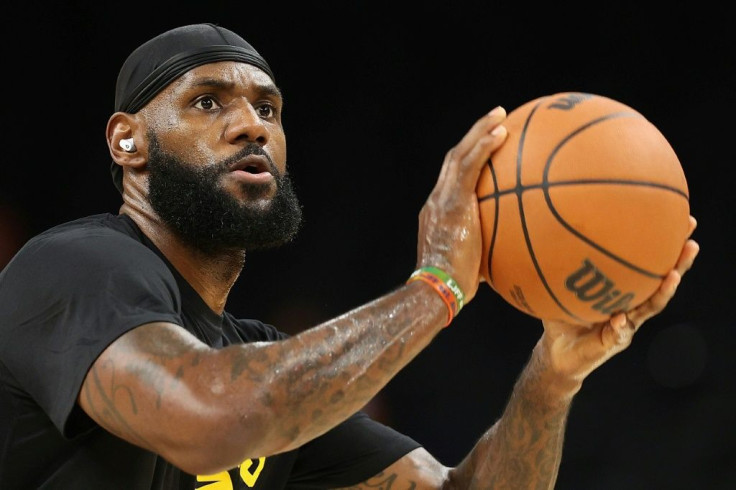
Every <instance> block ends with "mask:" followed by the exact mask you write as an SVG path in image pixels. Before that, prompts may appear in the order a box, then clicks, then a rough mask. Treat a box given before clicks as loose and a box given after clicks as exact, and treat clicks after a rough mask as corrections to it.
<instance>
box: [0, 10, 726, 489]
mask: <svg viewBox="0 0 736 490" xmlns="http://www.w3.org/2000/svg"><path fill="white" fill-rule="evenodd" d="M675 3H676V5H675V4H672V3H670V4H667V5H665V6H663V7H662V8H661V9H659V10H655V9H653V8H652V9H651V10H647V9H646V8H645V7H643V5H642V4H644V2H639V3H638V4H636V3H632V4H631V5H626V4H623V3H621V2H605V3H591V4H589V5H588V6H587V7H585V8H580V6H579V5H578V6H577V7H574V8H573V7H564V6H561V5H559V4H558V3H557V2H555V3H554V6H552V5H550V6H545V7H541V8H539V7H534V8H532V7H531V6H529V5H528V4H526V3H523V4H521V5H508V4H506V3H500V2H487V1H486V2H480V1H478V2H476V1H454V2H442V3H437V4H432V3H426V2H422V3H420V4H419V5H420V6H418V7H408V6H407V4H404V3H401V2H396V1H394V2H385V1H370V2H365V1H352V2H337V1H329V2H283V3H281V2H261V3H257V4H250V3H245V2H214V1H208V2H206V3H189V2H172V3H155V2H147V3H142V4H136V3H130V2H115V3H114V6H113V5H112V4H111V5H107V3H106V2H81V1H77V2H74V1H68V2H46V3H39V2H25V3H23V4H22V5H21V4H19V3H16V4H14V5H12V6H6V7H4V14H5V22H3V30H2V35H3V37H4V42H3V46H4V47H3V62H4V63H3V64H4V70H3V73H4V75H3V76H2V78H3V83H4V85H5V89H4V91H3V92H4V94H5V96H6V102H8V103H7V104H5V106H4V107H3V117H2V126H3V135H4V137H3V150H4V152H5V153H4V155H3V163H2V165H0V267H1V266H4V265H5V264H6V263H7V261H8V260H9V259H10V257H12V255H13V254H14V253H15V251H17V249H18V248H19V247H20V246H21V245H22V244H23V243H24V242H25V241H26V240H27V239H28V238H30V237H31V236H33V235H35V234H36V233H38V232H40V231H42V230H44V229H46V228H47V227H50V226H52V225H55V224H58V223H61V222H64V221H67V220H70V219H73V218H77V217H80V216H84V215H87V214H94V213H101V212H113V213H114V212H117V209H118V207H119V205H120V196H119V195H118V193H117V191H116V190H115V188H114V187H113V185H112V182H111V179H110V174H109V170H108V167H109V161H110V159H109V155H108V150H107V147H106V144H105V136H104V135H105V125H106V123H107V118H108V117H109V115H110V114H111V113H112V112H113V98H114V88H115V80H116V77H117V72H118V69H119V67H120V65H121V64H122V62H123V61H124V60H125V57H126V56H127V55H128V53H129V52H130V51H131V50H132V49H134V48H135V47H136V46H138V45H139V44H140V43H142V42H144V41H145V40H147V39H149V38H150V37H152V36H153V35H156V34H158V33H160V32H162V31H164V30H167V29H169V28H172V27H176V26H178V25H181V24H185V23H197V22H213V23H217V24H220V25H222V26H224V27H227V28H230V29H232V30H235V31H236V32H238V33H240V34H242V35H243V36H244V37H245V38H246V39H247V40H248V41H249V42H251V43H252V44H253V45H254V46H255V47H256V49H257V50H258V51H259V52H260V53H261V54H262V55H263V56H264V57H265V58H266V59H267V60H268V62H269V64H270V65H271V67H272V68H273V70H274V71H275V74H276V78H277V82H278V84H279V85H280V87H281V89H282V90H283V92H284V94H285V100H286V105H285V110H284V116H283V120H284V126H285V129H286V134H287V139H288V142H289V165H290V169H291V172H292V175H293V179H294V182H295V185H296V188H297V192H298V194H299V196H300V198H301V200H302V203H303V205H304V212H305V224H304V228H303V230H302V232H301V234H300V235H299V237H298V238H297V239H296V240H295V241H294V242H293V243H291V244H289V245H286V246H284V247H281V248H279V249H277V250H271V251H264V252H252V253H249V254H248V257H247V263H246V269H245V272H244V273H243V275H242V276H241V279H240V281H239V282H238V284H237V285H236V286H235V288H234V289H233V292H232V295H231V299H230V303H229V310H230V311H231V312H233V313H234V314H237V315H239V316H247V317H255V318H259V319H261V320H263V321H266V322H268V323H271V324H274V325H276V326H278V327H280V328H281V329H282V330H285V331H287V332H290V333H297V332H299V331H301V330H303V329H304V328H307V327H309V326H311V325H315V324H317V323H319V322H321V321H324V320H327V319H330V318H332V317H334V316H336V315H338V314H341V313H344V312H346V311H348V310H349V309H351V308H354V307H357V306H359V305H361V304H363V303H365V302H367V301H369V300H371V299H373V298H376V297H377V296H379V295H382V294H384V293H386V292H388V291H390V290H391V289H393V288H395V287H397V286H398V285H400V284H401V283H403V282H404V281H405V280H406V278H407V277H408V275H409V273H410V272H411V271H412V270H413V268H414V264H415V250H416V234H417V215H418V213H419V210H420V209H421V207H422V205H423V203H424V200H425V199H426V197H427V195H428V194H429V192H430V190H431V189H432V187H433V185H434V183H435V180H436V178H437V175H438V173H439V168H440V165H441V162H442V160H443V158H444V155H445V152H446V151H447V150H448V149H449V148H450V147H451V146H453V145H454V144H455V143H457V141H459V139H460V138H461V137H462V136H463V134H464V133H465V132H466V130H467V129H468V128H469V127H470V125H471V124H472V123H473V122H474V121H475V120H476V119H477V118H478V117H480V116H481V115H482V114H484V113H485V112H487V111H488V110H490V109H491V108H493V107H495V106H496V105H503V106H504V107H506V108H507V110H512V109H513V108H515V107H517V106H519V105H521V104H522V103H524V102H526V101H528V100H531V99H533V98H536V97H538V96H541V95H548V94H552V93H556V92H561V91H583V92H590V93H597V94H601V95H606V96H609V97H611V98H614V99H618V100H620V101H621V102H624V103H626V104H628V105H630V106H632V107H634V108H635V109H637V110H638V111H639V112H641V113H642V114H643V115H644V116H645V117H647V118H648V119H649V120H650V121H652V122H653V123H654V124H655V125H656V126H657V127H658V128H659V129H660V130H661V131H662V133H663V134H664V135H665V136H666V137H667V138H668V140H669V141H670V143H671V144H672V146H673V148H674V149H675V151H676V152H677V154H678V156H679V157H680V160H681V162H682V165H683V168H684V170H685V174H686V176H687V178H688V184H689V189H690V205H691V211H692V214H693V215H694V216H695V217H696V218H697V219H698V221H699V226H698V229H697V231H696V233H695V238H696V239H697V240H698V241H699V243H700V245H701V254H700V256H699V258H698V260H697V261H696V264H695V266H694V268H693V269H692V271H691V272H690V273H689V274H688V276H687V277H686V280H685V281H684V282H683V284H682V285H681V287H680V289H679V290H678V293H677V296H676V297H675V299H674V300H673V301H672V302H671V304H670V305H669V306H668V308H667V309H666V311H665V312H663V313H662V314H661V315H659V316H658V317H656V319H654V320H651V321H650V322H649V323H647V325H646V326H645V328H643V329H642V330H641V331H640V333H639V334H638V335H637V337H636V338H635V339H634V343H633V345H632V346H631V347H630V348H629V349H628V350H626V351H624V352H623V353H621V354H620V355H618V356H617V357H615V358H614V359H612V360H611V361H609V362H608V363H607V364H605V365H604V366H602V367H601V368H600V369H598V370H597V371H596V372H595V373H593V375H591V376H590V378H589V379H588V380H587V381H586V383H585V385H584V387H583V389H582V391H581V392H580V393H579V394H578V396H577V397H576V399H575V401H574V404H573V407H572V410H571V416H570V420H569V425H568V429H567V434H566V442H565V448H564V452H563V460H562V465H561V469H560V475H559V480H558V485H557V487H556V488H558V489H560V490H568V489H574V490H577V489H601V490H602V489H606V490H608V489H623V488H625V489H646V490H651V489H668V490H673V489H683V490H684V489H718V490H721V489H724V490H725V489H733V488H736V383H734V381H733V379H734V375H736V360H735V357H736V356H734V351H735V350H736V330H735V328H736V325H735V324H734V323H735V322H734V319H733V316H732V313H731V311H730V308H731V307H732V306H733V304H734V300H735V299H736V298H734V293H733V287H732V286H729V285H730V284H731V283H732V282H733V277H734V273H736V268H734V252H733V247H732V246H731V244H730V243H729V240H731V239H732V237H733V236H734V228H733V225H734V217H733V215H734V207H733V197H732V196H733V192H732V191H733V178H734V175H735V172H734V164H735V163H736V162H734V156H733V155H734V152H733V149H732V143H733V141H734V134H735V132H734V129H735V127H734V123H733V114H734V109H736V100H735V99H736V96H735V95H734V90H735V89H734V87H735V85H734V82H736V55H735V54H734V53H735V48H736V44H734V36H733V34H732V32H733V26H732V25H731V24H730V23H728V22H729V21H728V17H729V16H728V12H727V11H726V7H725V6H723V7H717V6H714V5H708V4H707V2H705V3H704V2H698V4H697V5H693V4H689V3H683V4H680V3H677V2H675ZM103 4H104V5H103ZM729 247H730V248H729ZM541 332H542V329H541V324H540V322H538V321H537V320H535V319H533V318H531V317H527V316H525V315H524V314H522V313H521V312H519V311H518V310H516V309H514V308H512V307H511V306H510V305H508V304H506V303H505V302H503V301H502V300H501V299H500V297H499V296H498V295H496V294H495V293H494V292H493V291H492V290H491V289H490V288H489V287H487V286H484V287H482V288H481V290H480V292H479V294H478V295H477V296H476V299H475V300H474V301H473V302H472V303H471V304H470V305H469V306H468V307H466V309H465V310H463V312H462V314H461V315H460V316H459V318H458V319H457V320H456V321H455V322H454V323H453V325H452V327H451V328H448V329H446V330H444V331H443V332H442V333H441V334H440V335H439V336H438V337H437V338H436V339H435V341H434V342H433V343H432V345H430V346H429V347H428V348H427V349H426V350H425V351H424V352H423V353H422V354H420V355H419V357H417V358H416V359H415V361H414V362H413V363H412V364H411V365H410V366H408V367H407V368H406V369H405V370H404V371H402V372H401V373H400V374H399V375H398V376H397V377H396V378H395V379H394V380H393V381H392V382H391V383H390V384H389V385H388V386H387V387H386V388H385V389H384V390H383V391H382V392H381V393H380V394H379V395H378V396H377V397H376V399H375V400H373V401H372V402H371V403H370V404H369V406H368V407H367V408H366V409H367V410H369V411H371V413H373V414H374V416H375V417H377V418H379V419H381V420H382V421H384V422H386V423H388V424H390V425H393V426H394V427H396V428H397V429H399V430H400V431H403V432H405V433H406V434H408V435H410V436H412V437H414V438H415V439H416V440H418V441H420V442H421V443H423V444H424V445H425V446H426V447H427V448H428V450H429V451H430V452H431V453H433V454H434V455H435V456H436V457H437V458H439V459H440V460H441V461H442V462H443V463H445V464H448V465H454V464H457V463H458V462H459V461H460V460H461V459H462V457H463V456H464V455H465V454H466V453H467V452H468V451H469V450H470V449H471V448H472V446H473V445H474V443H475V442H476V440H477V438H478V437H479V436H480V435H481V434H482V433H483V432H484V431H485V430H486V429H487V428H488V427H489V426H490V425H491V424H492V423H493V422H494V421H495V420H496V419H497V418H498V417H499V416H500V415H501V412H502V410H503V407H504V406H505V404H506V401H507V398H508V395H509V394H510V392H511V389H512V386H513V384H514V382H515V380H516V377H517V375H518V374H519V372H520V371H521V369H522V368H523V366H524V364H525V362H526V360H527V358H528V356H529V354H530V352H531V349H532V347H533V346H534V344H535V342H536V340H537V339H538V337H539V336H540V334H541Z"/></svg>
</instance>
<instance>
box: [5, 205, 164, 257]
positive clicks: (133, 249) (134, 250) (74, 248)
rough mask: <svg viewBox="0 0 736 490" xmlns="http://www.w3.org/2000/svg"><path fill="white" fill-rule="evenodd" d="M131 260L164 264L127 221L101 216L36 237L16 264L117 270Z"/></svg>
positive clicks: (66, 225) (110, 216)
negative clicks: (97, 265) (93, 265)
mask: <svg viewBox="0 0 736 490" xmlns="http://www.w3.org/2000/svg"><path fill="white" fill-rule="evenodd" d="M131 259H132V260H134V261H144V262H151V263H155V262H160V260H158V259H157V257H156V254H155V253H154V252H153V251H151V250H150V249H149V248H148V247H146V246H145V245H144V244H143V243H142V241H141V239H140V238H139V237H138V236H137V234H136V230H135V228H133V227H132V226H131V225H130V223H129V221H126V218H124V217H122V216H116V215H112V214H98V215H93V216H88V217H84V218H79V219H77V220H74V221H69V222H67V223H63V224H60V225H57V226H55V227H53V228H50V229H48V230H46V231H44V232H42V233H40V234H39V235H36V236H35V237H33V238H31V239H30V240H29V241H28V242H27V243H26V244H25V245H24V246H23V247H22V248H21V249H20V251H19V252H18V253H17V254H16V256H15V257H14V258H13V261H20V262H22V263H24V265H29V263H33V264H38V263H41V264H44V265H48V264H54V265H56V266H60V265H64V264H66V265H67V266H71V267H73V266H77V265H80V264H81V263H89V262H100V263H108V264H110V265H111V266H115V264H119V263H121V262H127V261H130V260H131ZM11 264H12V261H11Z"/></svg>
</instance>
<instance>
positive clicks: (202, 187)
mask: <svg viewBox="0 0 736 490" xmlns="http://www.w3.org/2000/svg"><path fill="white" fill-rule="evenodd" d="M149 138H150V146H149V155H148V169H149V181H148V193H149V200H150V202H151V206H152V207H153V209H154V211H156V213H157V214H158V215H159V216H160V217H161V219H162V220H163V221H164V223H166V225H168V226H169V227H170V228H171V229H172V230H174V231H175V232H176V234H177V235H178V237H179V238H180V239H181V240H182V241H184V243H185V244H187V245H189V246H191V247H193V248H194V249H196V250H198V251H200V252H202V253H204V254H206V255H210V256H212V255H217V254H219V253H222V252H225V251H230V250H256V249H264V248H272V247H276V246H279V245H283V244H285V243H288V242H290V241H291V240H292V239H293V238H294V236H296V234H297V232H298V231H299V227H300V226H301V222H302V209H301V205H300V204H299V200H298V199H297V197H296V194H295V193H294V190H293V187H292V184H291V179H290V178H289V175H288V174H286V173H284V174H281V173H280V172H279V171H278V169H277V168H276V166H275V165H274V164H273V162H272V161H271V157H270V156H269V155H267V154H266V153H265V152H264V151H263V149H262V148H261V147H260V146H258V145H256V144H251V145H248V146H247V147H246V148H244V149H243V151H241V152H240V153H239V154H237V155H234V156H233V157H231V158H229V159H228V160H227V161H225V162H220V163H218V164H216V165H210V166H207V167H202V166H197V165H195V164H189V163H188V162H185V161H183V160H181V159H178V158H176V157H174V156H172V155H170V154H169V153H167V152H165V151H163V150H162V149H161V146H160V144H159V142H158V139H157V138H156V136H155V135H154V134H149ZM250 154H260V155H265V156H266V157H267V158H268V161H269V164H270V167H271V168H270V171H271V174H272V175H273V176H274V178H275V179H276V185H277V186H276V188H277V190H276V194H275V195H274V197H273V198H272V199H271V202H270V203H268V204H267V205H266V206H263V205H261V204H259V205H258V206H256V205H254V204H253V203H252V202H251V201H245V202H241V201H239V200H238V199H236V198H235V197H233V196H231V195H230V194H228V193H227V192H226V191H225V190H224V189H223V188H222V186H221V184H220V178H221V176H222V175H224V174H226V173H227V172H228V171H229V169H228V166H227V164H228V163H229V162H234V161H237V160H240V159H242V158H243V157H245V156H246V155H250ZM243 190H244V191H245V194H246V195H248V196H249V197H250V198H251V199H258V198H260V197H261V196H260V195H261V194H262V193H263V192H264V191H265V189H264V187H263V186H259V185H248V184H245V185H244V186H243Z"/></svg>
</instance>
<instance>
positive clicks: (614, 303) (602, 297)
mask: <svg viewBox="0 0 736 490" xmlns="http://www.w3.org/2000/svg"><path fill="white" fill-rule="evenodd" d="M565 289H567V290H568V291H570V292H571V293H573V294H575V296H576V297H577V298H578V299H579V300H580V301H586V302H591V301H596V303H595V304H593V305H591V308H592V309H594V310H597V311H600V312H601V313H604V314H606V315H609V314H611V313H615V312H619V311H626V310H628V309H629V303H630V302H631V300H632V299H633V298H634V293H626V294H624V295H621V291H619V290H618V289H616V285H615V284H614V282H613V281H612V280H610V279H609V278H607V277H606V276H605V274H603V273H602V272H601V271H600V270H599V269H598V268H597V267H596V266H595V265H593V263H592V262H591V261H590V260H588V259H584V260H583V266H582V267H581V268H580V269H578V270H576V271H575V272H573V273H572V274H570V275H569V276H568V277H567V279H566V280H565Z"/></svg>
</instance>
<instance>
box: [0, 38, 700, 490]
mask: <svg viewBox="0 0 736 490" xmlns="http://www.w3.org/2000/svg"><path fill="white" fill-rule="evenodd" d="M115 107H116V112H115V113H114V114H112V116H111V117H110V119H109V122H108V125H107V142H108V145H109V148H110V154H111V155H112V159H113V161H114V162H113V164H112V174H113V179H114V182H115V184H116V186H117V188H118V189H119V190H120V192H121V193H122V201H123V204H122V207H121V208H120V213H119V214H117V215H114V214H100V215H95V216H89V217H84V218H81V219H78V220H76V221H73V222H70V223H66V224H62V225H59V226H57V227H55V228H53V229H50V230H48V231H46V232H44V233H41V234H40V235H39V236H37V237H35V238H33V239H31V240H30V241H29V242H28V243H27V244H26V245H25V246H24V247H23V248H22V249H21V251H20V252H19V253H18V254H17V255H16V256H15V257H14V258H13V260H12V261H11V262H10V263H9V264H8V266H7V267H6V268H5V269H4V270H3V272H2V274H1V275H0V338H2V342H1V343H0V387H2V389H1V390H0V410H2V412H4V413H5V414H6V416H5V417H4V418H3V419H2V420H1V421H0V437H3V438H4V439H3V440H2V441H0V448H2V449H0V451H2V452H1V453H0V488H3V489H30V488H64V489H67V488H83V489H102V488H104V489H106V490H109V489H126V490H132V489H135V490H138V489H171V488H186V489H192V488H200V487H201V488H212V489H227V488H262V489H277V488H341V487H350V488H402V489H403V488H417V489H419V488H422V489H425V488H481V487H482V488H505V489H509V488H513V489H520V488H551V487H553V486H554V482H555V479H556V475H557V471H558V468H559V463H560V458H561V451H562V445H563V436H564V431H565V422H566V417H567V413H568V409H569V407H570V403H571V400H572V399H573V397H574V395H575V394H576V392H577V391H578V390H579V389H580V387H581V384H582V383H583V380H584V379H585V378H586V376H587V375H588V374H590V373H591V372H592V371H593V370H594V369H595V368H596V367H598V366H599V365H601V364H602V363H603V362H605V361H606V360H608V359H609V358H611V357H612V356H613V355H615V354H616V353H618V352H620V351H622V350H623V349H625V348H626V347H627V346H628V345H629V343H630V342H631V340H632V336H633V335H634V333H635V332H636V331H637V329H638V328H639V327H640V326H641V325H642V323H643V322H644V321H645V320H647V319H648V318H650V317H651V316H652V315H654V314H656V313H658V312H660V311H661V310H662V308H664V307H665V305H666V304H667V303H668V301H669V300H670V299H671V298H672V296H673V294H674V293H675V290H676V288H677V285H678V283H679V281H680V278H681V276H682V275H683V274H684V273H685V272H686V271H687V270H688V269H689V268H690V267H691V265H692V263H693V260H694V259H695V256H696V254H697V251H698V246H697V244H696V243H695V242H694V241H692V240H689V241H688V242H687V244H686V245H685V246H684V248H683V252H682V255H681V258H680V260H679V262H678V264H677V266H676V268H675V269H674V270H672V271H671V272H670V273H669V275H667V277H666V278H665V279H664V280H663V282H662V285H661V287H660V289H659V290H658V291H657V292H656V293H655V294H654V295H653V296H652V297H651V298H650V299H649V300H648V301H647V302H646V303H645V304H643V305H642V306H640V307H638V308H636V309H634V310H632V311H629V312H626V313H619V314H616V315H614V316H613V317H612V318H611V319H610V321H608V322H605V323H601V324H597V325H591V326H586V327H585V328H575V329H574V328H572V327H571V326H569V325H565V324H561V323H554V322H546V323H545V324H544V333H543V335H542V336H541V338H540V339H539V342H538V343H537V345H536V346H535V347H534V349H533V352H532V353H531V357H530V360H529V362H528V365H527V366H526V367H525V369H524V370H523V372H522V373H521V376H520V377H519V379H518V381H517V384H516V386H515V388H514V390H513V393H512V395H511V397H510V400H509V402H508V406H507V407H506V409H505V411H504V413H503V415H502V417H501V418H500V419H499V420H497V421H496V422H495V424H493V425H492V427H491V428H490V429H489V430H488V432H487V433H485V434H483V435H480V438H479V440H478V442H477V445H476V446H475V447H474V448H472V449H471V448H469V450H470V451H469V453H468V455H467V457H466V458H465V459H464V460H463V461H462V462H461V463H460V464H459V465H458V466H457V467H455V468H450V467H446V466H444V465H443V464H441V463H440V462H439V461H437V460H436V459H435V458H433V457H432V456H431V455H430V454H429V453H428V452H427V451H426V450H425V449H423V448H422V446H421V444H420V443H418V442H416V441H414V440H412V439H411V438H409V437H406V436H404V435H402V434H400V433H397V432H396V431H394V430H393V429H391V428H389V427H387V426H385V425H382V424H380V423H378V422H376V421H373V420H371V419H370V418H369V417H368V416H367V415H366V414H365V413H364V412H362V411H361V407H363V406H364V405H365V404H366V403H367V402H368V401H369V400H371V398H372V397H373V396H374V395H376V393H377V392H378V391H379V390H381V388H383V387H384V386H385V385H386V383H388V382H389V381H390V380H391V379H392V377H393V376H394V375H396V373H397V372H398V371H399V370H401V369H402V368H403V367H404V366H405V365H406V364H407V363H409V362H410V361H411V360H412V359H413V358H414V357H415V356H416V355H417V354H418V353H419V352H421V351H422V349H424V348H425V347H426V346H427V345H428V344H429V343H430V342H431V341H432V340H433V339H434V337H435V336H436V335H437V334H438V333H439V332H440V331H441V329H442V328H444V327H445V326H446V325H448V324H449V323H450V322H451V321H452V320H453V318H455V316H456V315H457V314H458V313H459V312H460V309H461V308H462V307H463V304H467V303H468V302H470V301H471V300H472V299H473V297H474V295H475V294H476V291H477V288H478V285H479V269H480V249H481V239H480V225H479V219H478V211H477V201H476V197H475V194H474V189H475V186H476V181H477V179H478V176H479V174H480V171H481V168H482V166H483V165H484V163H485V162H486V160H487V159H488V158H489V156H490V154H491V153H492V152H493V151H494V150H495V149H497V148H498V147H499V146H500V145H501V144H502V143H503V141H504V139H505V137H506V132H505V128H504V126H503V121H504V118H505V112H504V110H503V109H502V108H500V107H499V108H496V109H494V110H492V111H490V112H489V113H488V114H486V115H484V116H483V117H481V118H480V119H479V120H478V121H476V122H475V123H474V124H473V125H472V127H471V128H470V129H469V131H468V132H467V134H466V135H465V136H464V137H463V138H462V140H461V141H460V142H459V143H458V144H457V145H456V146H455V147H454V148H452V149H451V150H450V151H449V152H448V153H447V155H446V157H445V160H444V163H443V164H442V168H441V172H440V175H439V178H438V180H437V184H436V186H435V188H434V189H433V191H432V192H431V194H430V195H429V197H428V199H427V202H426V204H425V205H424V207H423V209H422V210H421V213H420V216H419V219H420V224H419V239H418V247H417V250H418V256H417V271H416V272H415V273H413V274H407V277H408V280H407V282H406V284H402V285H397V287H396V288H395V289H394V290H393V291H392V292H390V293H388V294H386V295H385V296H383V297H380V298H377V299H375V300H374V301H372V302H370V303H368V304H366V305H364V306H361V307H359V308H356V309H355V310H353V311H350V312H347V313H345V314H344V315H342V316H340V317H338V318H335V319H333V320H331V321H328V322H326V323H324V324H322V325H318V326H315V327H313V328H310V329H307V330H304V331H303V332H302V333H300V334H298V335H294V336H291V337H289V336H287V335H285V334H283V333H281V332H279V331H278V330H277V329H276V328H274V327H273V326H271V325H268V324H265V323H262V322H260V321H257V320H251V319H239V318H235V317H234V316H232V315H231V314H229V313H228V312H227V311H226V310H225V304H226V302H227V298H228V291H229V290H230V288H231V287H232V285H233V283H234V282H235V281H236V279H237V278H238V276H239V274H240V273H241V269H242V267H243V264H244V257H245V251H246V250H249V249H257V248H263V247H271V246H276V245H279V244H282V243H285V242H288V241H289V240H290V239H291V238H292V237H294V235H295V233H297V231H298V229H299V228H300V218H301V208H300V205H299V203H298V201H297V198H296V197H295V195H294V193H293V191H292V187H291V184H290V182H289V174H288V172H287V167H286V144H285V137H284V131H283V128H282V124H281V108H282V94H281V92H280V91H279V89H278V88H277V85H276V83H275V77H274V74H273V72H272V71H271V68H270V67H269V65H268V64H267V63H266V61H265V60H264V59H263V57H261V56H260V55H259V54H258V52H257V51H256V50H255V49H254V48H253V47H252V46H251V45H250V44H248V43H247V42H246V41H245V40H244V39H242V38H241V37H240V36H238V35H236V34H235V33H233V32H231V31H229V30H227V29H224V28H222V27H219V26H216V25H212V24H200V25H189V26H183V27H180V28H177V29H173V30H171V31H168V32H165V33H163V34H161V35H159V36H157V37H155V38H153V39H151V40H149V41H148V42H146V43H144V44H142V45H141V46H139V47H138V48H137V49H136V50H135V51H133V52H132V54H131V55H130V56H129V57H128V59H127V60H126V61H125V63H124V64H123V66H122V68H121V70H120V73H119V78H118V84H117V89H116V94H115ZM691 222H692V227H691V228H692V229H694V226H695V221H694V220H692V221H691ZM692 229H691V232H692ZM409 272H410V271H409ZM490 422H491V421H489V425H490Z"/></svg>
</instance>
